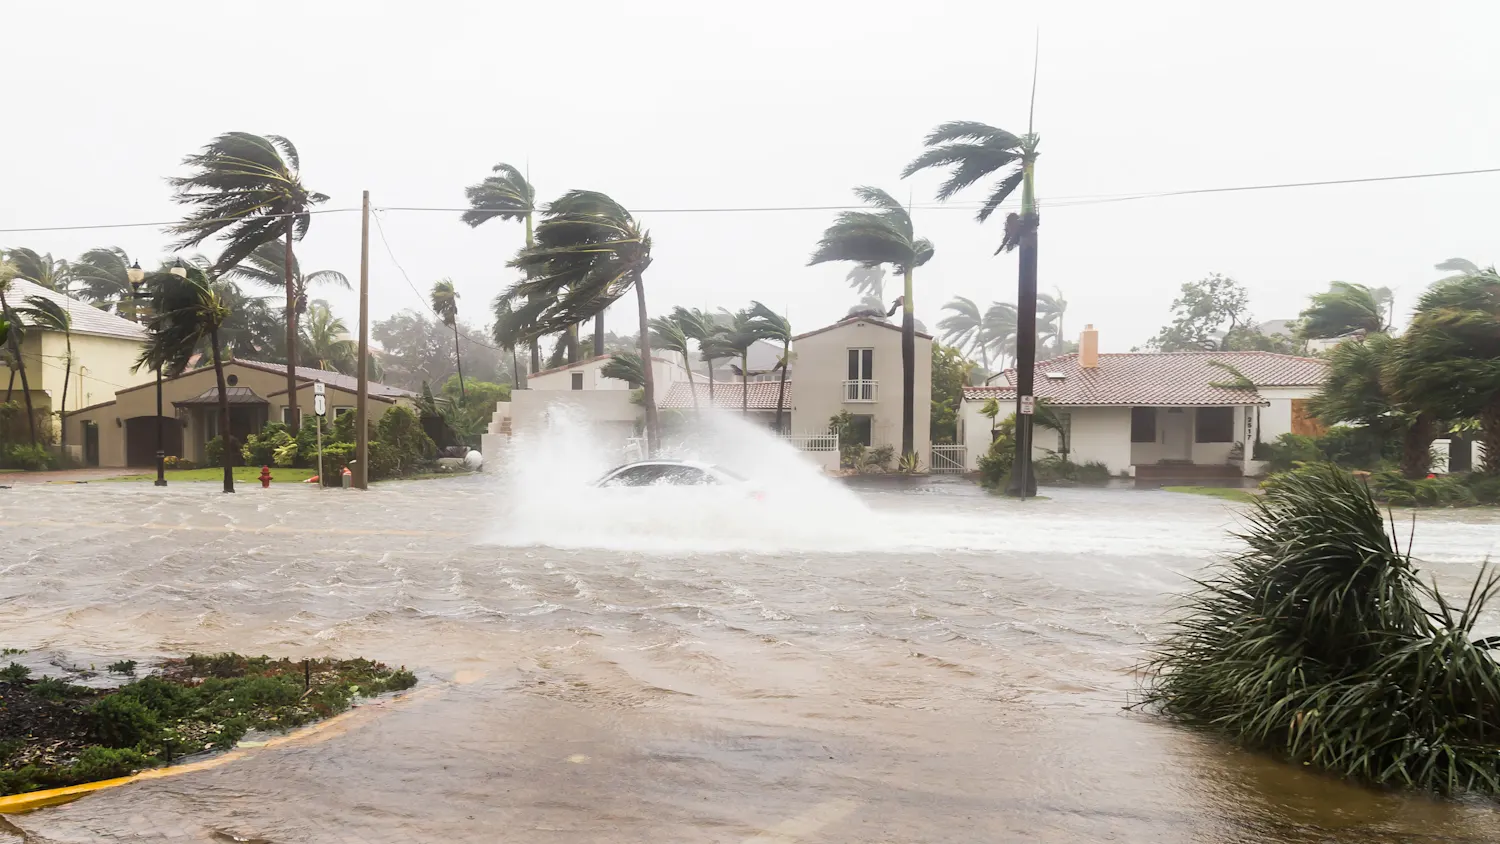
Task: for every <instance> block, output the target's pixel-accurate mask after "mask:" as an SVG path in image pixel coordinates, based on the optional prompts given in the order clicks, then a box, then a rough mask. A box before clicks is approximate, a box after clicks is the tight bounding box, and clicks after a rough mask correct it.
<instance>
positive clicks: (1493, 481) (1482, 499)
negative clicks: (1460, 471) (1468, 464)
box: [1464, 472, 1500, 504]
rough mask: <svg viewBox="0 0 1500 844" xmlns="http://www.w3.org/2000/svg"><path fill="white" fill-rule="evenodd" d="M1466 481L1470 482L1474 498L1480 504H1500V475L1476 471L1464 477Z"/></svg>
mask: <svg viewBox="0 0 1500 844" xmlns="http://www.w3.org/2000/svg"><path fill="white" fill-rule="evenodd" d="M1464 483H1466V484H1468V486H1469V489H1470V490H1471V491H1473V493H1474V500H1475V501H1478V502H1479V503H1480V504H1500V475H1483V474H1480V473H1478V472H1474V473H1471V474H1469V475H1468V476H1467V477H1465V478H1464Z"/></svg>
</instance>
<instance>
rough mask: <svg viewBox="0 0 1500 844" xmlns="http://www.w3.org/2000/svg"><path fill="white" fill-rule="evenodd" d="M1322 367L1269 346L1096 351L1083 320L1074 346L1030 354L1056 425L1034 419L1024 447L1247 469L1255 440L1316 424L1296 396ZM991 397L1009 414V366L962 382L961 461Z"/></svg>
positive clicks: (1077, 457)
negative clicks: (1051, 354)
mask: <svg viewBox="0 0 1500 844" xmlns="http://www.w3.org/2000/svg"><path fill="white" fill-rule="evenodd" d="M1326 370H1327V365H1326V364H1325V363H1324V362H1323V361H1321V360H1318V359H1316V358H1305V357H1297V356H1293V355H1281V354H1273V353H1271V352H1169V353H1134V352H1132V353H1129V354H1101V353H1100V352H1099V333H1098V332H1097V331H1095V330H1094V328H1093V326H1088V327H1087V328H1085V329H1084V331H1083V334H1082V336H1081V337H1080V340H1079V351H1078V352H1077V353H1076V354H1070V355H1064V356H1062V357H1058V358H1053V359H1051V360H1046V361H1039V362H1038V363H1037V364H1036V372H1035V376H1034V388H1033V389H1034V392H1035V395H1036V397H1037V399H1038V400H1039V401H1042V402H1045V403H1046V404H1047V405H1048V406H1049V407H1050V408H1051V409H1052V410H1053V411H1055V412H1056V414H1057V417H1058V418H1059V419H1060V421H1061V422H1062V427H1063V431H1062V432H1057V431H1052V430H1049V429H1046V428H1042V427H1040V426H1038V427H1037V428H1036V434H1035V443H1034V446H1035V451H1034V453H1035V455H1036V456H1038V457H1041V456H1045V455H1046V454H1048V453H1052V452H1063V451H1066V452H1067V454H1068V458H1069V459H1070V460H1072V461H1073V462H1075V463H1083V462H1087V461H1099V462H1101V463H1104V464H1105V465H1106V466H1108V467H1109V470H1110V472H1112V473H1114V474H1128V475H1131V476H1133V477H1136V478H1142V479H1193V478H1214V477H1240V476H1243V475H1247V474H1255V473H1257V471H1258V469H1259V468H1260V467H1259V466H1257V465H1256V464H1255V462H1254V460H1253V452H1254V444H1255V443H1257V442H1270V441H1272V440H1274V439H1276V438H1277V437H1278V436H1280V435H1282V434H1285V433H1299V434H1314V433H1318V432H1319V430H1320V429H1319V427H1318V425H1317V422H1316V421H1315V420H1314V419H1313V418H1312V417H1311V416H1310V415H1309V414H1308V412H1307V407H1306V402H1307V400H1308V399H1310V398H1312V397H1313V396H1314V395H1316V394H1317V392H1318V389H1319V388H1320V386H1321V384H1322V382H1323V380H1324V378H1325V377H1326ZM1240 376H1243V380H1242V379H1241V378H1240ZM991 398H993V399H996V400H998V401H999V402H1000V404H1001V413H1000V418H1001V419H1004V418H1007V417H1009V416H1011V415H1012V413H1013V408H1014V406H1015V401H1016V390H1015V371H1014V370H1010V371H1007V372H1005V373H1003V375H1002V376H1001V378H1000V379H997V383H996V384H993V385H990V386H982V387H967V388H965V389H964V397H963V402H962V404H961V406H960V410H959V422H958V425H959V440H960V442H962V443H963V444H964V446H965V448H964V455H963V460H964V464H965V467H966V468H968V469H969V470H971V471H974V470H977V469H978V461H979V458H980V457H981V456H983V455H984V453H985V451H986V450H987V449H988V448H989V444H990V440H991V427H992V423H991V421H990V420H989V419H988V418H986V417H985V416H984V415H983V414H982V413H981V412H980V411H981V409H982V408H983V406H984V404H985V402H986V401H987V400H988V399H991ZM1232 456H1233V458H1234V459H1231V457H1232Z"/></svg>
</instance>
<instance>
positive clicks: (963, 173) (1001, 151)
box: [901, 120, 1039, 252]
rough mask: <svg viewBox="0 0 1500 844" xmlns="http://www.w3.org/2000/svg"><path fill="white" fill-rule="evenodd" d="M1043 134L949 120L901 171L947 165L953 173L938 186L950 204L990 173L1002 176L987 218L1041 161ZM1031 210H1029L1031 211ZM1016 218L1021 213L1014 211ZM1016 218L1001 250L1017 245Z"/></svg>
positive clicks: (984, 216)
mask: <svg viewBox="0 0 1500 844" xmlns="http://www.w3.org/2000/svg"><path fill="white" fill-rule="evenodd" d="M1038 140H1039V139H1038V137H1037V136H1036V135H1035V134H1032V133H1030V132H1028V133H1027V134H1025V135H1013V134H1011V133H1010V132H1007V131H1005V130H1004V129H997V128H995V127H994V126H988V125H986V124H984V123H978V122H975V121H972V120H956V121H952V122H949V123H944V124H942V125H941V126H938V127H937V128H936V129H934V130H932V131H931V132H930V133H928V135H927V138H926V139H925V140H924V144H925V145H926V147H927V149H926V150H925V151H924V152H923V153H922V154H921V155H919V156H917V157H916V158H915V159H914V160H913V161H912V162H911V163H910V164H908V165H906V168H905V169H904V170H902V171H901V178H903V179H905V178H907V177H908V176H911V175H912V174H913V173H916V172H918V171H920V170H926V169H928V168H937V167H947V168H950V169H949V176H948V179H947V180H946V181H944V182H943V184H942V185H941V186H939V187H938V192H937V198H938V200H939V201H940V202H945V201H947V200H948V199H949V198H951V197H952V196H954V195H955V194H957V193H958V192H959V191H961V190H963V189H964V188H966V187H969V186H970V185H972V184H974V183H975V182H978V181H979V180H981V179H984V178H986V177H989V176H992V175H995V174H997V173H998V174H1001V176H1000V181H999V182H997V183H996V184H995V186H994V188H993V189H992V190H991V191H990V195H989V197H988V198H987V199H985V201H984V204H983V205H981V206H980V207H979V212H978V214H977V215H976V218H977V219H978V220H979V222H981V223H982V222H984V221H985V220H988V219H989V218H990V215H991V214H993V213H995V210H996V209H998V208H999V207H1000V204H1001V203H1003V202H1004V201H1005V200H1006V199H1007V198H1009V197H1010V195H1011V194H1012V193H1014V192H1015V190H1016V188H1017V187H1020V185H1021V182H1022V180H1023V179H1024V178H1025V175H1026V169H1027V168H1028V167H1029V166H1030V165H1031V164H1032V163H1034V162H1035V161H1036V156H1037V145H1038ZM1029 211H1030V209H1025V210H1024V211H1023V213H1028V212H1029ZM1010 216H1011V217H1012V218H1014V217H1015V216H1016V215H1014V214H1012V215H1010ZM1013 229H1014V226H1013V224H1012V220H1010V219H1007V220H1006V238H1005V240H1004V241H1003V242H1002V243H1001V246H1000V250H997V252H998V251H1007V250H1009V249H1011V248H1014V245H1015V243H1014V241H1015V238H1014V237H1013V236H1012V231H1013Z"/></svg>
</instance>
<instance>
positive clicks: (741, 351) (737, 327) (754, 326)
mask: <svg viewBox="0 0 1500 844" xmlns="http://www.w3.org/2000/svg"><path fill="white" fill-rule="evenodd" d="M760 331H761V326H760V323H759V322H758V321H757V320H756V319H755V314H754V313H753V312H752V311H750V310H749V309H748V308H747V309H746V310H743V311H737V312H736V313H735V314H734V315H733V318H732V320H731V321H730V323H729V324H728V325H726V326H724V327H723V329H722V331H721V333H720V335H719V338H718V340H719V342H720V343H722V344H723V345H722V347H723V348H727V349H732V350H733V351H734V353H735V354H737V355H739V357H740V365H739V366H737V367H734V368H735V369H737V370H739V376H740V413H742V414H744V415H745V416H749V415H750V374H751V373H750V347H751V346H753V345H755V341H756V340H759V339H761V336H760ZM755 374H757V375H759V374H761V373H755Z"/></svg>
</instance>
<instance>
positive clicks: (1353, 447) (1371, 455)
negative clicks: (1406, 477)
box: [1316, 425, 1401, 469]
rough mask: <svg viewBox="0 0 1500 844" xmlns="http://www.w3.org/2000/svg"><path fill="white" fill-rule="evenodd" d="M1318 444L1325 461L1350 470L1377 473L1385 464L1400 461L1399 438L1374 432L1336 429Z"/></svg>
mask: <svg viewBox="0 0 1500 844" xmlns="http://www.w3.org/2000/svg"><path fill="white" fill-rule="evenodd" d="M1316 442H1317V445H1318V451H1319V452H1321V453H1322V459H1324V460H1327V461H1328V462H1330V463H1336V464H1338V465H1340V466H1343V467H1346V468H1349V469H1374V468H1376V467H1378V466H1379V465H1380V464H1381V461H1383V460H1392V461H1396V460H1400V459H1401V440H1400V438H1399V437H1387V436H1384V435H1383V433H1382V432H1381V431H1378V430H1376V429H1374V428H1369V427H1356V426H1353V425H1335V426H1333V427H1332V428H1329V429H1328V430H1327V431H1325V432H1324V433H1323V435H1322V436H1320V437H1318V438H1317V441H1316Z"/></svg>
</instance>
